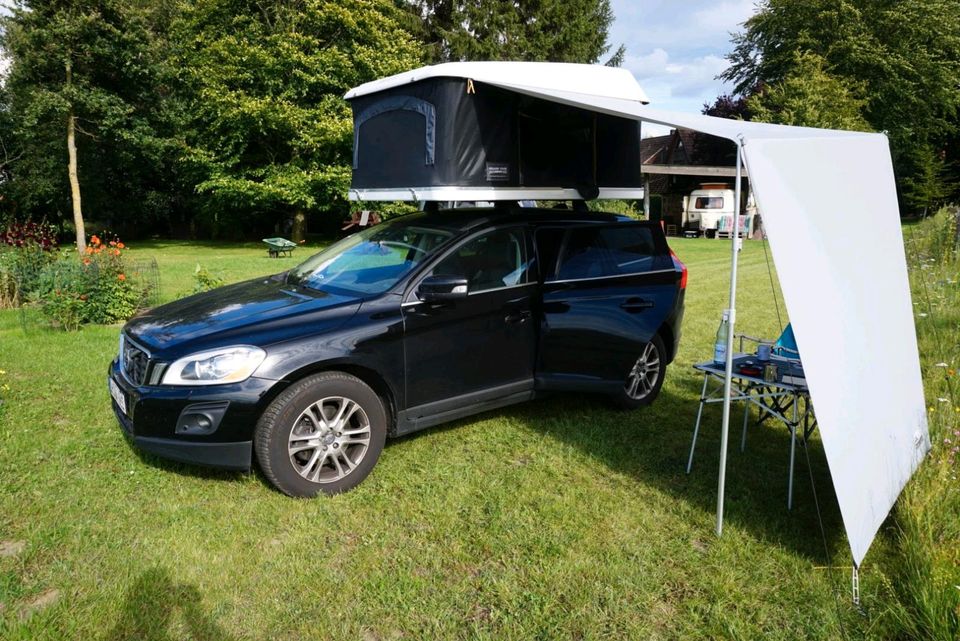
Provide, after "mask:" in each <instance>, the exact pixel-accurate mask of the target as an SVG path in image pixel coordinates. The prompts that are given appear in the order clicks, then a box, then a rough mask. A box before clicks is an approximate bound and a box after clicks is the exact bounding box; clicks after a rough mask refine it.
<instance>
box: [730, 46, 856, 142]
mask: <svg viewBox="0 0 960 641" xmlns="http://www.w3.org/2000/svg"><path fill="white" fill-rule="evenodd" d="M865 90H866V88H865V86H864V84H863V83H851V82H847V81H844V80H840V79H839V78H835V77H833V76H831V75H830V73H829V72H828V71H827V69H826V61H825V60H824V59H823V57H822V56H819V55H817V54H815V53H812V52H809V51H804V52H795V54H794V66H793V68H792V69H791V70H790V72H789V73H788V74H787V76H786V77H785V78H784V79H783V80H781V81H780V82H777V83H776V84H773V85H770V86H768V87H766V88H764V89H762V90H761V91H760V92H758V93H755V94H754V95H753V96H751V97H750V98H749V99H748V100H747V106H748V108H749V109H750V111H751V112H752V113H753V120H756V121H759V122H775V123H780V124H783V125H797V126H800V127H821V128H824V129H848V130H852V131H870V125H869V124H868V123H867V121H866V120H865V119H864V118H863V115H862V111H863V108H864V106H865V105H866V103H867V101H866V100H865V99H862V98H858V97H857V95H858V94H860V93H862V92H864V91H865Z"/></svg>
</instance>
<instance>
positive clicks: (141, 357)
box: [121, 337, 150, 385]
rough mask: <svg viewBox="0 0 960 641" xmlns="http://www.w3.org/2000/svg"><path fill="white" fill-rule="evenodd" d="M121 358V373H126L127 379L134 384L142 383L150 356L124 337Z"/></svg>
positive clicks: (145, 378) (144, 379) (145, 379)
mask: <svg viewBox="0 0 960 641" xmlns="http://www.w3.org/2000/svg"><path fill="white" fill-rule="evenodd" d="M121 358H122V359H123V362H122V365H123V373H124V374H126V376H127V380H129V381H130V382H131V383H133V384H134V385H143V384H144V383H145V382H146V381H147V370H148V369H149V367H150V356H149V355H148V354H147V353H146V352H145V351H143V350H142V349H140V348H139V347H137V346H136V345H134V344H133V343H132V342H130V340H129V339H127V338H126V337H124V339H123V352H122V354H121Z"/></svg>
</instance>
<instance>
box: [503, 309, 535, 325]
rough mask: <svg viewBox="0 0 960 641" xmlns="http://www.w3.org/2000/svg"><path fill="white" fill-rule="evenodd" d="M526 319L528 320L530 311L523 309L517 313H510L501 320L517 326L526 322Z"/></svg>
mask: <svg viewBox="0 0 960 641" xmlns="http://www.w3.org/2000/svg"><path fill="white" fill-rule="evenodd" d="M528 318H530V310H526V309H525V310H522V311H519V312H510V313H508V314H507V315H506V316H504V317H503V320H504V322H507V323H510V324H517V323H524V322H526V321H527V319H528Z"/></svg>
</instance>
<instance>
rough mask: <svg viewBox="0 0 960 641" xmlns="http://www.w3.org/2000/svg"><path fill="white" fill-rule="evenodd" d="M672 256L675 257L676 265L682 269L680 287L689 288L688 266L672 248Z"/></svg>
mask: <svg viewBox="0 0 960 641" xmlns="http://www.w3.org/2000/svg"><path fill="white" fill-rule="evenodd" d="M670 256H671V257H672V258H673V264H674V266H675V267H676V268H677V269H679V270H680V289H686V288H687V266H686V265H684V264H683V261H682V260H680V258H678V257H677V255H676V254H675V253H673V250H672V249H671V250H670Z"/></svg>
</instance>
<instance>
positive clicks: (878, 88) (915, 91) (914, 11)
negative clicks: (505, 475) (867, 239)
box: [722, 0, 960, 208]
mask: <svg viewBox="0 0 960 641" xmlns="http://www.w3.org/2000/svg"><path fill="white" fill-rule="evenodd" d="M797 52H809V53H811V54H816V55H817V56H820V57H821V58H822V59H823V61H824V65H823V66H824V69H827V70H829V75H830V76H831V77H833V78H835V79H836V80H838V81H839V82H842V83H844V84H846V85H847V86H848V87H854V86H858V85H859V84H860V83H862V87H863V91H862V93H861V92H860V91H859V90H858V91H856V92H855V93H859V94H860V95H859V96H857V97H858V98H862V99H864V100H865V103H864V105H863V108H862V115H863V117H864V119H865V120H866V121H867V122H868V123H869V125H870V127H871V128H872V129H874V130H876V131H885V132H887V134H888V136H889V137H890V142H891V147H892V150H893V156H894V162H895V165H896V166H897V169H898V173H899V175H900V176H901V178H902V180H907V181H909V180H912V179H913V174H912V172H913V171H914V169H915V168H916V167H917V166H918V165H917V163H915V162H913V161H911V160H910V159H911V158H915V157H916V156H917V155H918V154H919V155H923V154H928V155H929V154H933V155H934V156H936V155H937V154H939V153H940V152H941V151H942V150H943V149H945V147H946V145H947V144H948V141H949V140H950V137H951V136H953V135H954V133H955V132H956V131H957V125H958V122H957V120H958V110H960V83H958V79H960V0H882V1H878V0H764V1H763V2H762V3H761V4H760V6H759V8H758V11H757V13H756V14H755V15H754V16H753V17H751V18H750V19H749V20H748V21H747V22H746V24H745V28H744V30H743V31H742V32H740V33H739V34H737V35H736V36H735V37H734V50H733V51H732V52H731V54H730V55H729V56H728V59H729V60H730V62H731V65H730V67H729V68H728V69H727V71H725V72H724V73H723V74H722V77H723V78H724V79H725V80H729V81H733V82H735V83H736V91H737V92H738V93H741V94H745V93H746V92H749V90H750V89H751V88H753V87H754V86H756V85H757V84H758V83H764V84H767V85H775V84H777V83H780V82H783V81H785V80H786V79H787V78H788V76H790V75H791V74H792V73H794V72H795V71H796V69H797V65H798V58H797V56H796V54H797ZM921 164H924V163H921ZM906 204H907V206H908V207H911V208H916V207H917V206H918V205H919V206H920V207H921V208H922V207H923V206H924V205H922V204H918V203H915V202H907V203H906Z"/></svg>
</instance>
